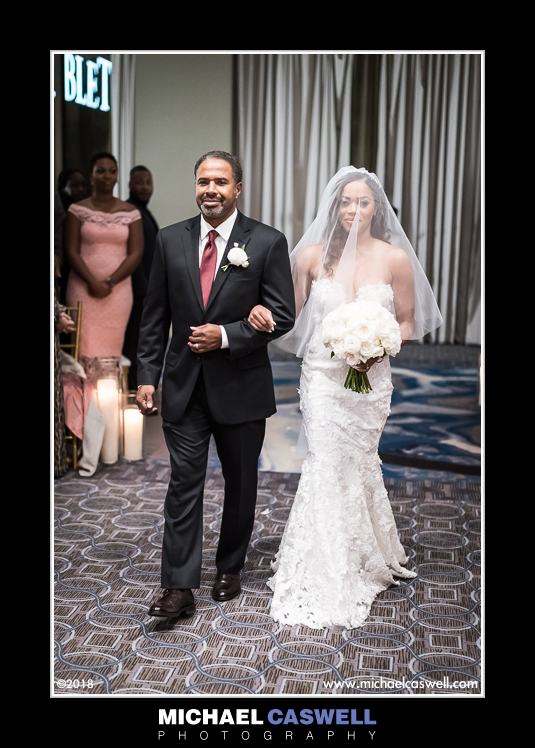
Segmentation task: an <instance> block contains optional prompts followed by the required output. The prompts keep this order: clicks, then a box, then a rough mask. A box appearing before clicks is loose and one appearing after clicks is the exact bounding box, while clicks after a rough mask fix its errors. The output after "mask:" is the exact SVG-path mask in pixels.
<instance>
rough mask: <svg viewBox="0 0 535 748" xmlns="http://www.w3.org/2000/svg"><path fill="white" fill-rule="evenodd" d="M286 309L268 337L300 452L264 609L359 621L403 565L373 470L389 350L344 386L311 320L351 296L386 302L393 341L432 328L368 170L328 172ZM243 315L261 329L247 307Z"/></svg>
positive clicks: (315, 619)
mask: <svg viewBox="0 0 535 748" xmlns="http://www.w3.org/2000/svg"><path fill="white" fill-rule="evenodd" d="M290 259H291V263H292V273H293V278H294V289H295V295H296V311H297V315H298V316H297V318H296V324H295V327H294V328H293V330H292V331H291V332H290V333H288V334H287V335H286V336H284V337H282V338H280V339H279V347H281V348H284V349H285V350H287V351H291V352H293V353H295V354H296V355H297V356H300V357H301V356H302V357H303V364H302V372H301V380H300V389H299V394H300V407H301V412H302V416H303V427H304V432H305V436H306V442H307V446H308V451H307V454H306V457H305V460H304V462H303V466H302V473H301V479H300V482H299V486H298V489H297V493H296V495H295V499H294V502H293V505H292V509H291V512H290V516H289V519H288V522H287V524H286V528H285V530H284V534H283V537H282V541H281V544H280V547H279V550H278V552H277V554H276V557H275V561H274V562H273V569H274V571H275V574H274V575H273V576H272V577H271V578H270V579H269V580H268V585H269V587H270V588H271V589H272V590H273V600H272V603H271V611H270V613H271V615H272V617H273V618H274V619H275V620H277V621H280V622H282V623H285V624H304V625H306V626H310V627H311V628H322V627H326V626H331V625H341V626H345V627H347V628H354V627H357V626H361V625H362V624H363V623H364V621H365V620H366V618H367V617H368V615H369V612H370V607H371V605H372V602H373V600H374V599H375V597H376V596H377V594H378V593H379V592H381V591H382V590H385V589H386V588H387V587H389V586H390V585H392V584H399V582H398V581H396V577H403V578H406V579H409V578H412V577H415V576H416V573H415V572H414V571H411V570H408V569H406V568H404V566H403V565H404V564H406V563H407V556H406V554H405V551H404V549H403V547H402V545H401V543H400V540H399V537H398V532H397V528H396V523H395V520H394V515H393V513H392V509H391V506H390V502H389V500H388V495H387V492H386V489H385V486H384V482H383V477H382V473H381V461H380V459H379V455H378V445H379V439H380V437H381V433H382V431H383V428H384V425H385V422H386V419H387V417H388V415H389V413H390V400H391V395H392V389H393V387H392V380H391V373H390V361H389V357H388V356H385V357H383V358H382V359H381V360H378V359H369V360H368V361H367V362H366V364H364V365H362V366H360V367H358V368H360V370H362V371H367V372H368V378H369V381H370V384H371V387H372V390H371V392H369V393H367V394H359V393H356V392H353V391H352V390H349V389H345V388H344V380H345V377H346V373H347V364H346V363H345V362H344V361H341V360H339V359H338V358H331V356H330V351H329V350H328V349H327V348H326V347H325V346H324V344H323V340H322V321H323V319H324V318H325V316H326V315H327V314H328V313H329V312H331V311H332V310H333V309H335V308H336V307H337V306H339V305H341V304H344V303H346V302H348V301H352V300H354V299H359V300H361V299H365V300H373V301H376V302H378V303H380V304H382V305H383V306H385V307H386V308H387V309H388V310H389V311H391V312H392V313H393V314H394V315H395V317H396V319H397V321H398V323H399V325H400V330H401V337H402V340H407V339H409V338H418V337H421V336H422V335H424V334H425V333H426V332H429V331H430V330H432V329H434V328H436V327H438V325H440V324H441V322H442V318H441V316H440V312H439V310H438V307H437V304H436V301H435V298H434V295H433V292H432V290H431V287H430V286H429V283H428V281H427V279H426V277H425V274H424V272H423V270H422V268H421V266H420V264H419V262H418V259H417V258H416V255H415V253H414V251H413V249H412V247H411V245H410V243H409V241H408V239H407V237H406V236H405V234H404V232H403V230H402V228H401V226H400V224H399V221H398V220H397V217H396V215H395V213H394V211H393V209H392V207H391V206H390V204H389V203H388V200H387V199H386V196H385V194H384V191H383V189H382V187H381V185H380V184H379V181H378V179H377V177H376V176H375V175H374V174H370V173H369V172H367V171H366V170H365V169H355V168H354V167H352V166H350V167H344V168H343V169H341V170H340V171H339V172H338V173H337V174H336V175H335V176H334V177H333V178H332V179H331V181H330V182H329V184H328V185H327V188H326V189H325V192H324V194H323V196H322V199H321V202H320V207H319V210H318V215H317V217H316V219H315V220H314V222H313V223H312V225H311V226H310V228H309V229H308V230H307V231H306V232H305V234H304V236H303V238H302V239H301V241H300V242H299V243H298V244H297V246H296V247H295V249H294V250H293V252H292V253H291V255H290ZM249 322H250V323H251V324H252V325H253V326H254V327H255V328H256V329H258V330H268V329H270V326H271V325H272V319H271V314H270V312H269V310H267V309H266V308H265V307H262V306H257V307H255V308H254V309H253V310H252V311H251V314H250V316H249Z"/></svg>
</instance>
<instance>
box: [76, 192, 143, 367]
mask: <svg viewBox="0 0 535 748" xmlns="http://www.w3.org/2000/svg"><path fill="white" fill-rule="evenodd" d="M69 212H70V213H72V214H73V215H74V216H75V217H76V218H77V219H78V221H80V224H81V228H80V236H81V243H80V254H81V256H82V258H83V260H84V262H85V263H86V265H87V267H88V268H89V270H90V271H91V273H93V275H94V276H95V278H98V279H99V280H104V278H107V277H108V276H109V275H111V273H113V271H114V270H116V269H117V267H118V266H119V265H120V264H121V262H122V261H123V260H124V259H125V257H126V254H127V252H126V248H127V242H128V234H129V226H130V224H131V223H133V222H134V221H139V220H141V215H140V213H139V211H138V210H137V209H136V210H119V211H117V212H115V213H106V212H104V211H101V210H93V209H92V208H87V207H85V206H81V205H78V204H77V203H74V204H73V205H71V206H70V207H69ZM132 298H133V297H132V282H131V279H130V276H129V277H128V278H125V279H124V280H122V281H121V282H120V283H118V284H117V285H116V286H114V288H113V290H112V292H111V294H109V295H108V296H106V297H105V298H103V299H98V298H95V297H94V296H90V295H89V291H88V288H87V284H86V282H85V281H84V280H82V278H80V277H79V276H78V275H77V274H76V273H75V272H74V271H71V274H70V276H69V282H68V285H67V303H68V304H69V306H71V305H76V303H77V302H78V301H81V302H82V328H81V334H80V358H81V359H82V362H83V363H84V365H85V364H86V362H87V360H88V359H95V358H102V357H106V358H107V357H120V355H121V351H122V347H123V338H124V333H125V330H126V325H127V323H128V318H129V316H130V310H131V309H132Z"/></svg>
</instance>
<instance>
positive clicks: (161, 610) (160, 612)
mask: <svg viewBox="0 0 535 748" xmlns="http://www.w3.org/2000/svg"><path fill="white" fill-rule="evenodd" d="M194 614H195V601H194V599H193V593H192V591H191V590H164V592H163V595H162V596H161V597H159V598H158V599H157V600H156V602H155V603H153V604H152V605H151V606H150V608H149V616H156V617H157V618H170V617H172V618H178V617H179V616H183V617H184V618H190V617H191V616H192V615H194Z"/></svg>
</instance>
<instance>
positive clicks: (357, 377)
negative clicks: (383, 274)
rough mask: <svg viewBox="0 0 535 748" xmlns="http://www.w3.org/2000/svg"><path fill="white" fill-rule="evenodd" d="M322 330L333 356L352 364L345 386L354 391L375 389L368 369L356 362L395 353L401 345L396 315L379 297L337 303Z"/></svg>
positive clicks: (325, 342) (361, 391) (326, 318)
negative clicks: (363, 368) (377, 299)
mask: <svg viewBox="0 0 535 748" xmlns="http://www.w3.org/2000/svg"><path fill="white" fill-rule="evenodd" d="M322 334H323V344H324V345H325V346H326V347H327V348H330V349H331V357H333V356H336V358H339V359H342V360H343V361H345V362H346V363H347V364H349V370H348V372H347V377H346V380H345V382H344V387H345V388H346V389H348V390H353V392H360V393H367V392H370V391H371V389H372V388H371V385H370V381H369V379H368V376H367V374H366V372H363V371H357V370H356V369H355V368H354V367H355V366H358V365H359V364H360V363H366V361H368V359H370V358H375V357H379V356H384V355H385V354H388V355H389V356H395V355H396V353H399V350H400V348H401V334H400V330H399V325H398V323H397V321H396V318H395V317H394V315H393V314H391V312H389V311H388V309H386V308H385V307H384V306H381V304H378V303H377V302H376V301H353V302H351V303H350V304H342V306H339V307H337V308H336V309H334V310H333V311H332V312H330V313H329V314H328V315H327V316H326V317H325V319H324V320H323V329H322Z"/></svg>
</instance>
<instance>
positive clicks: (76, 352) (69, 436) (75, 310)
mask: <svg viewBox="0 0 535 748" xmlns="http://www.w3.org/2000/svg"><path fill="white" fill-rule="evenodd" d="M63 309H64V311H65V312H67V314H68V315H69V317H70V318H71V319H72V320H73V322H74V324H75V325H76V327H75V328H74V330H73V331H72V332H69V333H61V336H60V343H59V345H60V348H61V350H62V351H65V353H69V354H70V355H71V356H72V357H73V358H74V359H75V360H76V361H78V359H79V356H80V331H81V329H82V302H81V301H79V302H78V303H77V304H76V306H67V307H63ZM62 338H63V339H64V340H62ZM65 441H66V442H67V443H70V444H72V457H70V456H69V455H67V459H68V460H69V462H71V463H72V467H73V470H76V468H77V467H78V437H76V436H75V435H74V434H73V433H72V431H71V430H70V429H69V428H68V426H67V425H65Z"/></svg>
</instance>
